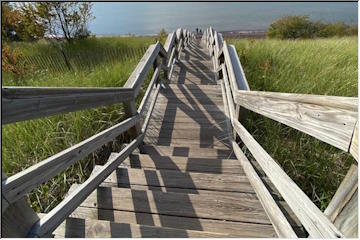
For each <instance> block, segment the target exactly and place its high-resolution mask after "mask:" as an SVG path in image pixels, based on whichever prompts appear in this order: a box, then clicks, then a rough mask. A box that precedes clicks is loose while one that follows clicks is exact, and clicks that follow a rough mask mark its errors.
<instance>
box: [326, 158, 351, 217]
mask: <svg viewBox="0 0 360 240" xmlns="http://www.w3.org/2000/svg"><path fill="white" fill-rule="evenodd" d="M357 188H358V167H357V166H356V165H355V164H353V165H351V167H350V169H349V171H348V172H347V174H346V176H345V178H344V179H343V180H342V182H341V184H340V186H339V188H338V189H337V191H336V193H335V195H334V196H333V198H332V199H331V202H330V203H329V205H328V206H327V208H326V209H325V211H324V214H325V215H326V216H328V217H329V219H330V220H331V221H332V222H334V221H335V219H336V217H337V216H338V215H339V213H340V212H341V210H342V209H343V208H344V206H345V205H346V204H347V203H348V202H349V201H350V198H351V197H352V195H353V194H354V192H355V191H356V190H357Z"/></svg>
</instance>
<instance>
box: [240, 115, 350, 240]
mask: <svg viewBox="0 0 360 240" xmlns="http://www.w3.org/2000/svg"><path fill="white" fill-rule="evenodd" d="M233 127H234V128H235V129H236V131H237V133H238V134H239V136H240V138H241V140H242V141H243V142H244V144H245V145H246V146H247V148H248V149H249V150H250V152H251V153H252V155H253V156H254V158H255V159H256V160H257V162H258V163H259V165H260V166H261V168H262V169H263V170H264V172H265V173H266V175H267V176H268V178H269V179H270V180H271V182H272V183H273V184H274V185H275V187H276V188H277V190H278V191H279V192H280V194H281V196H282V197H283V198H284V199H285V201H286V203H287V204H288V205H289V207H290V208H291V209H292V210H293V211H294V213H295V214H296V216H297V217H298V218H299V220H300V221H301V223H302V224H303V226H304V227H305V229H306V230H307V231H308V233H309V234H310V236H311V237H317V238H324V237H325V238H326V237H328V238H338V237H343V234H342V233H341V232H340V231H339V230H338V229H337V228H336V227H335V226H334V225H333V224H332V223H331V221H330V220H329V219H328V218H327V217H326V216H325V215H324V214H323V213H322V212H321V211H320V210H319V209H318V208H317V207H316V206H315V204H314V203H313V202H312V201H311V200H310V199H309V198H308V196H306V194H305V193H304V192H303V191H302V190H301V189H300V188H299V187H298V186H297V185H296V183H295V182H294V181H293V180H292V179H291V178H290V177H289V176H288V175H287V174H286V173H285V172H284V170H282V169H281V167H280V166H279V165H278V164H277V163H276V162H275V161H274V159H272V157H271V156H270V155H269V154H268V153H267V152H266V151H265V150H264V149H263V148H262V147H261V146H260V144H259V143H257V142H256V140H255V139H254V138H253V137H252V136H251V134H250V133H249V132H248V131H247V130H246V129H245V128H244V127H243V126H242V125H241V124H240V123H239V122H238V121H234V126H233Z"/></svg>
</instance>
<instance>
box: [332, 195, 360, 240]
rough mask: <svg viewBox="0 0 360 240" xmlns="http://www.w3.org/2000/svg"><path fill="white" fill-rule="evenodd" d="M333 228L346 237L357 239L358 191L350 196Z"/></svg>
mask: <svg viewBox="0 0 360 240" xmlns="http://www.w3.org/2000/svg"><path fill="white" fill-rule="evenodd" d="M334 224H335V226H336V227H338V228H339V230H340V231H341V232H342V233H343V234H344V235H345V236H346V237H347V238H358V225H359V223H358V190H357V189H356V191H355V193H354V194H353V195H352V197H351V199H350V201H349V202H348V204H347V205H346V206H345V207H344V208H343V210H342V211H341V212H340V214H339V215H338V216H337V218H336V219H335V222H334Z"/></svg>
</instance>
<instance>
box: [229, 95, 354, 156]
mask: <svg viewBox="0 0 360 240" xmlns="http://www.w3.org/2000/svg"><path fill="white" fill-rule="evenodd" d="M236 103H237V104H240V105H241V106H243V107H245V108H247V109H249V110H251V111H254V112H256V113H258V114H261V115H263V116H265V117H268V118H271V119H273V120H276V121H278V122H281V123H283V124H285V125H288V126H290V127H292V128H295V129H297V130H299V131H302V132H304V133H307V134H309V135H311V136H313V137H315V138H317V139H319V140H321V141H324V142H326V143H328V144H331V145H333V146H335V147H337V148H339V149H341V150H344V151H346V152H347V151H348V150H349V147H350V143H351V138H352V136H353V131H354V127H355V123H356V121H357V110H356V111H355V110H354V109H353V110H349V109H348V108H349V107H350V106H356V105H357V99H356V98H346V97H335V96H316V95H307V94H291V93H271V92H253V91H251V92H249V91H247V92H246V91H241V92H238V94H237V96H236Z"/></svg>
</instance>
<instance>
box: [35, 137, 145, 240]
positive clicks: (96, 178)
mask: <svg viewBox="0 0 360 240" xmlns="http://www.w3.org/2000/svg"><path fill="white" fill-rule="evenodd" d="M142 139H143V135H140V136H138V137H137V138H136V139H134V140H133V141H132V142H131V143H130V144H128V145H127V146H126V147H125V148H124V149H123V150H122V151H121V152H120V153H119V154H118V155H117V156H116V157H115V158H113V159H111V160H109V161H108V162H107V163H106V164H105V165H104V166H103V167H102V169H101V170H100V171H98V172H96V173H94V174H92V175H91V176H90V177H89V178H88V179H87V180H86V181H85V182H84V183H83V184H81V185H80V186H79V187H78V188H77V189H76V190H75V191H74V192H72V193H70V194H69V195H68V196H67V197H66V198H65V199H64V200H63V201H62V202H60V203H59V204H58V205H57V206H56V207H55V208H54V209H52V210H51V211H50V212H49V213H48V214H46V216H45V217H43V218H41V219H40V221H39V222H37V223H36V224H34V226H33V227H32V230H31V232H30V234H29V236H30V237H31V236H39V237H41V236H46V235H47V234H49V233H51V232H52V231H53V230H54V229H55V228H56V227H57V226H59V225H60V224H61V223H62V222H63V221H64V220H65V219H66V217H67V216H69V214H70V213H71V212H72V211H74V210H75V209H76V207H77V206H79V205H80V203H81V202H82V201H83V200H84V199H85V198H86V197H87V196H88V195H89V194H90V193H91V192H92V191H93V190H94V189H95V188H96V187H97V186H99V184H100V183H101V182H102V181H103V180H104V179H105V178H106V177H107V176H109V175H110V174H111V172H113V171H114V170H115V169H116V168H117V166H118V165H119V164H120V163H121V162H122V161H124V160H125V159H126V158H127V157H128V156H129V154H130V153H131V152H132V151H133V150H134V149H135V148H136V147H137V146H138V144H139V143H140V142H141V141H142Z"/></svg>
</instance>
